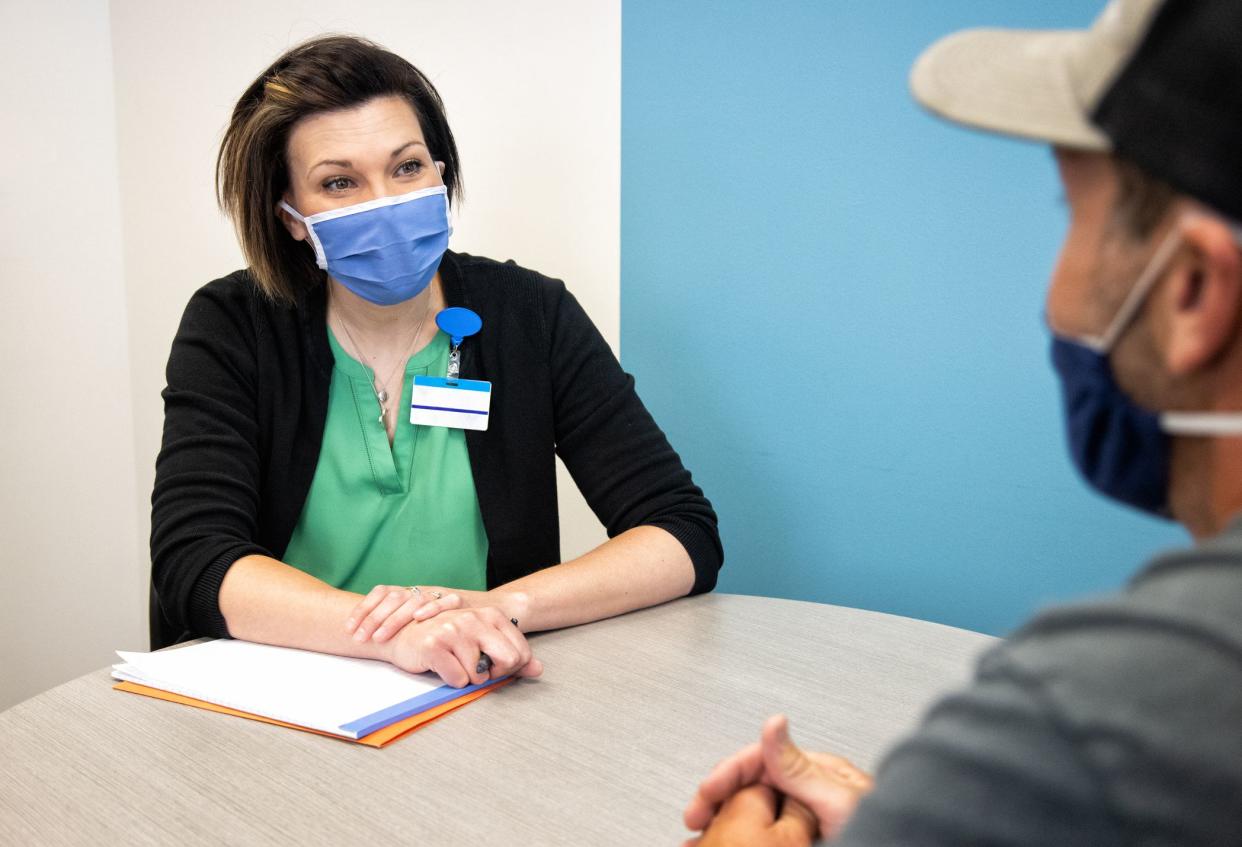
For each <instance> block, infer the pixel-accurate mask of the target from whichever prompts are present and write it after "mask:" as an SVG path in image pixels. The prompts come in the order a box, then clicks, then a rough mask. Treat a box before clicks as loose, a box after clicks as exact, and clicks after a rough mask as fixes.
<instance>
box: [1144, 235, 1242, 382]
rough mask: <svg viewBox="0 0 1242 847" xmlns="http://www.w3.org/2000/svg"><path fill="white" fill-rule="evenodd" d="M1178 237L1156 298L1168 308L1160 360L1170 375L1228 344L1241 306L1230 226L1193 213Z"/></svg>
mask: <svg viewBox="0 0 1242 847" xmlns="http://www.w3.org/2000/svg"><path fill="white" fill-rule="evenodd" d="M1182 239H1183V244H1184V245H1185V246H1184V249H1182V250H1181V251H1179V256H1178V258H1177V260H1175V261H1174V263H1173V265H1172V267H1171V268H1170V270H1169V275H1168V278H1167V279H1166V281H1165V292H1164V293H1165V296H1164V297H1162V298H1161V299H1162V300H1163V301H1164V302H1165V304H1166V306H1167V307H1168V308H1169V334H1168V345H1167V347H1166V349H1165V351H1164V358H1165V366H1166V367H1167V368H1168V369H1169V373H1171V374H1172V375H1174V376H1186V375H1188V374H1191V373H1194V372H1195V371H1197V370H1200V369H1202V368H1204V367H1206V366H1208V365H1209V364H1211V363H1212V361H1214V360H1215V359H1216V358H1217V357H1218V356H1220V355H1221V354H1223V353H1224V352H1225V351H1227V350H1228V349H1229V348H1230V347H1231V346H1232V344H1233V340H1234V336H1235V335H1236V334H1237V333H1238V331H1239V322H1238V319H1239V314H1238V309H1239V307H1240V306H1242V253H1240V252H1239V247H1238V242H1237V240H1236V238H1235V236H1234V233H1233V230H1232V229H1230V227H1229V226H1228V225H1227V224H1225V223H1224V222H1223V221H1221V220H1220V219H1219V218H1214V217H1209V216H1207V215H1202V216H1196V217H1193V218H1190V219H1188V220H1186V221H1185V222H1184V223H1183V224H1182Z"/></svg>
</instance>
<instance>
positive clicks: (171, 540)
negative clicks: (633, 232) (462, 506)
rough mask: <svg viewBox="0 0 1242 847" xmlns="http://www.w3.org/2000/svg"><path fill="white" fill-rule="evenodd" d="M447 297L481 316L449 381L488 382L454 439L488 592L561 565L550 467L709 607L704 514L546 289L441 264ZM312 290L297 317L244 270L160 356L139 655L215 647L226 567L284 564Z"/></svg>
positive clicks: (309, 438) (591, 346) (309, 388)
mask: <svg viewBox="0 0 1242 847" xmlns="http://www.w3.org/2000/svg"><path fill="white" fill-rule="evenodd" d="M440 279H441V282H442V284H443V290H444V298H445V301H446V302H447V303H448V304H449V305H450V306H467V307H469V308H471V309H473V310H474V311H476V312H478V313H479V315H480V316H481V317H482V318H483V329H482V330H481V331H480V333H479V334H478V335H476V336H473V337H471V338H468V339H466V341H465V342H464V343H463V344H462V348H461V351H462V363H461V375H462V377H463V378H469V379H485V380H490V381H491V382H492V384H493V387H492V407H491V422H490V427H489V428H488V430H487V431H486V432H467V433H466V444H467V448H468V451H469V454H470V467H471V471H472V473H473V475H474V484H475V489H476V491H477V493H478V498H479V509H480V511H481V513H482V516H483V525H484V527H485V528H486V531H487V540H488V555H487V583H488V585H489V586H496V585H501V584H503V583H506V582H509V581H511V580H514V579H517V578H518V577H521V576H524V575H526V574H529V573H532V572H533V571H536V570H539V569H540V568H543V567H547V566H548V565H553V564H556V563H557V562H559V561H560V537H559V536H560V532H559V526H558V520H557V502H556V469H555V461H554V459H553V455H554V453H555V454H557V455H559V456H560V457H561V459H562V460H563V461H564V462H565V466H566V467H567V468H568V469H569V472H570V474H571V475H572V476H573V478H574V481H575V482H576V483H577V484H578V488H579V489H580V490H581V491H582V493H583V495H584V496H585V498H586V501H587V503H589V504H590V506H591V508H592V509H593V510H594V512H595V514H596V515H597V516H598V517H599V519H600V521H601V522H602V523H603V524H604V526H605V527H606V528H607V530H608V535H609V536H610V537H611V536H615V535H617V534H619V533H621V532H624V531H625V530H628V529H631V528H633V527H636V526H641V525H649V526H658V527H661V528H663V529H665V530H667V531H668V532H669V533H671V534H672V535H673V537H674V538H676V539H677V540H678V541H680V542H681V544H682V545H683V546H684V547H685V548H686V551H687V552H688V553H689V555H690V558H691V560H692V561H693V563H694V572H695V579H694V587H693V588H692V589H691V593H700V592H704V591H710V590H711V589H712V587H713V586H715V584H716V573H717V571H718V570H719V569H720V565H721V561H722V558H723V554H722V550H721V546H720V536H719V533H718V532H717V528H716V514H715V512H713V511H712V506H711V503H709V502H708V501H707V499H706V498H705V497H704V496H703V492H702V491H701V490H700V489H699V488H698V487H697V486H696V485H695V484H694V482H693V481H692V480H691V478H690V473H689V471H687V470H686V469H685V468H684V467H683V466H682V464H681V460H680V458H679V457H678V456H677V453H676V452H674V450H673V449H672V447H671V446H669V443H668V440H667V439H666V438H665V437H664V433H663V432H661V431H660V428H659V427H658V426H656V423H655V421H653V420H652V418H651V415H650V414H648V412H647V410H646V408H645V407H644V406H643V404H642V401H641V400H639V398H638V395H637V394H636V393H635V391H634V379H633V377H631V376H630V375H629V374H627V373H625V372H624V371H622V370H621V366H620V364H619V363H618V362H617V359H616V357H615V356H613V354H612V351H611V349H610V348H609V347H608V345H607V343H606V342H605V341H604V339H603V337H602V336H601V335H600V334H599V331H598V330H597V329H596V328H595V326H594V325H593V324H592V323H591V320H590V318H588V317H587V315H586V313H585V312H584V311H583V310H582V307H581V306H580V305H579V304H578V301H577V300H575V299H574V297H573V295H572V294H570V293H569V292H568V291H567V290H566V289H565V285H564V283H562V282H560V281H559V280H554V279H549V278H547V277H544V276H541V275H539V274H537V273H534V272H533V271H528V270H525V269H523V268H520V267H518V266H517V265H516V264H514V263H512V262H507V263H503V264H502V263H499V262H494V261H491V260H490V259H483V258H478V257H474V256H469V255H466V254H457V253H452V252H449V253H447V254H446V255H445V257H444V261H443V262H442V263H441V265H440ZM325 291H326V288H325V286H318V287H317V288H315V289H314V290H313V291H312V292H311V293H309V294H307V295H305V296H304V297H302V298H301V299H300V300H299V302H298V303H297V304H296V305H288V304H284V305H282V304H278V303H275V302H273V301H271V300H269V299H268V298H266V297H265V296H264V295H263V294H262V293H261V292H260V291H259V289H258V288H257V287H256V286H255V284H254V282H253V280H252V279H251V278H250V275H249V274H248V272H246V271H237V272H235V273H233V274H230V275H229V276H227V277H224V278H223V279H218V280H216V281H214V282H211V283H208V284H207V285H206V286H204V287H203V288H201V289H200V290H199V291H198V292H196V293H195V294H194V296H193V297H192V298H191V299H190V302H189V305H187V306H186V310H185V315H184V316H183V317H182V319H181V326H180V328H179V329H178V331H177V335H176V338H174V339H173V344H172V352H171V353H170V355H169V358H168V371H167V378H168V387H167V388H165V390H164V394H163V396H164V443H163V446H162V448H161V449H160V453H159V457H158V459H157V460H156V474H155V489H154V491H153V492H152V495H151V579H152V594H151V600H152V602H151V644H152V647H153V648H158V647H162V646H165V645H167V644H171V643H174V642H176V641H180V640H184V639H186V638H190V637H197V636H203V635H208V636H226V635H228V629H227V627H226V625H225V621H224V618H223V616H222V615H221V613H220V604H219V594H220V583H221V582H222V581H223V579H224V574H225V572H226V571H228V569H229V567H230V566H231V565H232V564H233V562H235V561H237V559H239V558H241V557H242V556H247V555H251V554H260V555H266V556H272V557H275V558H280V557H281V556H282V555H283V554H284V551H285V548H286V546H287V545H288V543H289V538H290V537H291V535H292V533H293V529H294V526H295V525H296V524H297V521H298V518H299V516H300V515H301V513H302V506H303V504H304V503H305V500H306V496H307V493H308V492H309V490H310V485H311V480H312V478H313V476H314V473H315V465H316V463H317V461H318V459H319V449H320V445H321V442H322V439H323V429H324V420H325V418H326V416H327V410H328V386H329V382H330V380H331V374H332V364H333V358H332V352H331V349H330V348H329V346H328V335H327V328H326V327H327V324H326V320H325V306H326V298H325Z"/></svg>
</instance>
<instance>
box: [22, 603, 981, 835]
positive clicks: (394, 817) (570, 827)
mask: <svg viewBox="0 0 1242 847" xmlns="http://www.w3.org/2000/svg"><path fill="white" fill-rule="evenodd" d="M993 641H994V639H992V638H989V637H988V636H984V635H979V634H977V633H973V632H967V631H965V630H960V629H953V628H952V627H947V626H941V625H938V624H931V623H926V622H923V621H915V620H910V619H908V618H900V617H895V616H892V615H884V614H878V613H875V612H866V611H860V610H857V609H847V608H841V607H838V606H825V605H820V604H815V603H803V602H796V601H791V600H773V599H768V598H760V597H742V596H736V595H727V594H709V595H706V596H702V597H696V598H693V599H689V600H679V601H677V602H675V603H671V604H668V605H665V606H660V607H657V608H654V609H647V610H645V611H641V612H636V613H633V614H630V615H625V616H623V617H620V618H615V619H612V620H608V621H602V622H599V623H595V624H591V625H589V626H582V627H577V628H575V629H568V630H562V631H559V632H553V633H546V634H543V635H538V636H534V638H533V644H534V648H535V652H536V654H537V655H539V656H540V657H541V658H542V659H543V661H544V663H545V665H546V671H545V673H544V676H543V678H542V679H540V680H537V681H520V682H518V683H516V684H514V685H511V686H509V687H508V688H506V689H503V690H501V691H499V692H496V693H494V694H491V695H488V696H487V697H484V698H483V699H482V700H480V701H478V702H477V703H474V704H471V705H469V706H467V707H465V708H464V709H462V710H461V711H460V712H457V713H455V714H452V715H449V716H448V717H446V718H444V719H443V720H442V721H439V722H437V723H434V724H432V725H430V726H428V727H427V728H426V729H424V730H421V731H419V732H416V733H414V734H413V735H411V736H409V737H407V738H404V739H402V740H400V741H397V742H396V743H394V744H393V745H391V746H390V747H388V748H386V749H382V750H376V749H371V748H367V747H362V746H359V745H355V744H350V743H347V742H343V741H337V740H334V739H330V738H324V737H320V736H316V735H311V734H309V733H304V732H297V731H294V730H289V729H283V728H280V727H273V726H268V725H265V724H260V723H258V722H255V721H247V720H242V719H240V718H235V717H229V716H226V715H220V714H214V713H210V712H206V711H203V710H201V709H193V708H189V707H186V706H179V705H175V704H172V703H165V702H161V701H157V700H153V699H150V698H146V697H139V696H136V695H132V694H125V693H121V692H117V691H113V690H112V689H111V687H110V686H111V683H112V681H111V679H110V678H109V675H108V671H107V670H106V669H105V670H100V671H97V672H95V673H90V674H87V675H86V676H83V677H80V678H78V679H76V680H73V681H72V682H68V683H66V684H64V685H61V686H60V687H58V688H54V689H52V690H51V691H47V692H45V693H43V694H40V695H38V696H37V697H33V698H31V699H30V700H27V701H25V702H23V703H20V704H18V705H16V706H14V707H12V708H11V709H9V710H7V711H5V712H3V713H0V763H2V766H0V843H3V844H40V845H48V844H114V843H115V844H119V843H131V844H178V845H185V844H245V845H266V844H298V845H319V844H323V845H341V844H361V845H373V847H387V845H395V844H407V843H425V844H469V845H477V844H505V845H553V844H573V845H588V844H589V845H603V844H643V845H646V844H676V843H679V841H680V839H681V838H682V837H684V836H685V832H684V830H683V829H682V826H681V809H682V807H683V806H684V804H685V803H686V801H687V800H688V799H689V798H690V796H691V794H692V792H693V790H694V788H695V786H696V784H697V782H698V780H699V779H700V778H701V777H702V776H704V775H705V774H706V773H707V771H708V770H709V769H710V768H711V766H712V765H713V764H714V763H715V762H716V761H717V760H718V759H720V758H721V757H722V756H724V755H726V754H728V753H731V752H732V751H733V750H735V749H736V748H738V747H740V746H742V745H743V744H746V743H749V742H750V741H752V740H754V739H755V738H757V737H758V731H759V726H760V724H761V723H762V721H763V719H764V718H765V717H767V716H768V715H769V714H771V713H773V712H777V711H784V712H786V713H787V714H789V715H790V717H791V720H792V725H793V730H794V737H795V739H797V740H798V741H799V742H801V743H803V744H804V745H805V746H808V747H810V748H814V749H823V750H832V751H835V752H839V753H842V754H844V755H846V756H847V757H849V758H852V759H853V760H854V761H856V762H857V763H859V764H860V765H862V766H864V767H868V768H871V767H873V766H874V765H875V764H876V763H877V760H878V758H879V757H880V755H881V753H882V752H883V751H884V750H885V749H886V748H887V747H888V746H889V745H890V744H891V743H892V742H893V741H894V740H895V738H896V737H898V736H899V735H901V734H902V733H903V732H905V731H906V730H908V729H909V728H911V727H912V726H913V724H914V723H915V721H916V720H917V718H918V716H919V715H920V714H921V712H922V711H923V709H924V707H925V706H926V705H927V704H928V702H929V700H930V699H931V698H933V697H934V696H935V695H936V694H937V693H939V692H942V691H944V690H945V689H946V688H948V687H950V686H953V685H955V684H958V683H960V682H962V681H964V680H965V679H966V678H967V676H968V673H969V670H970V666H971V663H972V660H973V658H974V657H975V656H977V654H978V653H979V652H980V651H981V650H982V649H983V648H984V647H986V646H987V645H989V644H990V643H992V642H993Z"/></svg>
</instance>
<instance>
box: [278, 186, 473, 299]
mask: <svg viewBox="0 0 1242 847" xmlns="http://www.w3.org/2000/svg"><path fill="white" fill-rule="evenodd" d="M280 205H281V207H282V208H284V210H285V211H286V212H288V213H289V214H290V215H292V216H293V217H294V218H295V219H296V220H299V221H301V222H302V223H303V224H305V226H306V231H307V234H308V236H309V237H310V241H311V244H312V246H313V247H314V248H315V262H316V264H318V265H319V267H321V268H323V269H324V270H326V271H327V272H328V274H329V275H331V277H332V278H333V279H335V280H336V281H337V282H339V283H340V284H341V285H343V286H345V287H346V288H348V289H349V290H350V291H352V292H353V293H354V294H357V295H358V296H359V297H361V298H363V299H364V300H368V301H370V302H372V303H375V304H376V305H379V306H392V305H395V304H397V303H402V302H404V301H406V300H409V299H411V298H413V297H417V296H418V295H419V294H421V293H422V291H423V290H424V289H425V288H426V287H427V286H428V285H429V284H430V283H431V280H432V278H434V277H435V274H436V270H437V269H438V268H439V267H440V260H441V259H442V258H443V257H444V251H445V250H447V249H448V242H449V236H450V235H452V232H453V229H452V226H451V225H450V223H449V212H448V194H447V189H446V188H445V187H444V186H443V185H437V186H432V187H431V188H423V189H419V190H418V191H412V192H410V193H409V194H401V195H398V196H395V197H381V198H378V199H376V200H368V201H367V202H365V203H357V204H355V205H353V206H345V207H343V208H340V209H329V210H328V211H326V212H320V213H318V214H315V215H309V216H306V217H303V216H302V215H301V213H299V212H298V211H297V210H296V209H294V208H293V207H292V206H290V205H289V204H288V203H286V202H284V201H283V200H282V201H281V203H280Z"/></svg>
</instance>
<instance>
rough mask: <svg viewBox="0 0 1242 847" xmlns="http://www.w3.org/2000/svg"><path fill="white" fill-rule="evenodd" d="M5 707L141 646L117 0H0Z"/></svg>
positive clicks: (142, 571)
mask: <svg viewBox="0 0 1242 847" xmlns="http://www.w3.org/2000/svg"><path fill="white" fill-rule="evenodd" d="M0 32H4V33H6V35H7V38H6V39H5V41H6V44H5V49H4V50H3V51H0V80H3V83H0V84H2V85H3V91H4V94H5V97H4V106H5V114H6V116H7V117H6V119H5V121H4V129H3V131H2V132H0V158H2V159H3V161H4V165H3V173H4V176H3V178H2V179H0V267H3V278H2V279H3V282H2V283H0V285H3V292H4V300H3V308H0V360H2V361H3V362H4V367H3V368H2V369H0V374H2V376H0V380H2V382H0V386H2V390H3V396H4V429H3V435H2V437H0V462H3V465H2V467H3V469H4V470H3V476H2V477H0V516H2V517H0V521H2V522H3V523H2V526H3V538H4V547H3V550H4V552H3V563H2V564H0V709H3V708H5V707H7V706H10V705H12V704H13V703H15V702H17V701H19V700H22V699H24V698H26V697H28V696H30V695H32V694H35V693H37V692H38V691H41V690H43V689H45V688H48V687H50V686H52V685H55V684H57V683H60V682H63V681H65V680H67V679H70V678H72V677H75V676H78V675H80V674H83V673H85V672H87V671H89V670H92V669H94V668H98V667H102V666H103V665H105V664H107V663H108V662H109V659H110V648H112V647H113V646H120V645H125V644H128V645H139V646H140V645H142V644H144V643H145V639H146V623H145V615H146V611H145V610H146V607H145V604H144V602H143V599H142V597H141V595H140V594H139V593H138V592H137V591H136V590H135V589H136V587H137V586H138V585H139V584H140V583H141V582H142V581H143V580H145V578H146V576H145V575H146V572H147V570H148V565H147V562H146V553H145V550H144V547H145V545H141V544H140V541H139V530H138V522H137V519H136V516H135V513H134V504H135V503H136V502H137V500H138V497H137V493H136V489H135V484H134V477H135V466H134V447H133V443H134V442H133V417H132V406H131V397H130V385H131V383H130V373H129V352H128V350H127V339H126V322H125V309H126V297H125V285H124V277H123V276H122V271H121V221H120V217H119V211H120V202H119V199H118V196H117V188H118V182H117V156H116V133H115V124H114V111H113V100H112V57H111V50H110V46H109V42H108V4H107V2H106V0H81V1H80V2H47V3H22V4H18V3H9V2H6V3H3V4H0Z"/></svg>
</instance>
